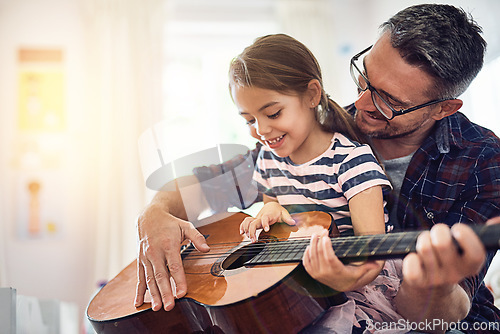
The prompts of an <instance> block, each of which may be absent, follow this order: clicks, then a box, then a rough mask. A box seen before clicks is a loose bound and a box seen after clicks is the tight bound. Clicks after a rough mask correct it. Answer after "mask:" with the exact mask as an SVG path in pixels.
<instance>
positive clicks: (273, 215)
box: [240, 201, 295, 242]
mask: <svg viewBox="0 0 500 334" xmlns="http://www.w3.org/2000/svg"><path fill="white" fill-rule="evenodd" d="M279 221H281V222H284V223H287V224H288V225H295V220H293V219H292V217H291V216H290V214H289V213H288V211H287V210H286V209H285V208H283V207H282V206H281V205H280V204H279V203H278V202H274V201H273V202H268V203H266V204H264V207H263V208H262V209H261V210H260V211H259V213H258V214H257V216H256V217H255V218H254V217H247V218H245V219H244V220H243V222H242V223H241V225H240V234H246V235H247V236H248V237H249V238H250V239H251V240H252V242H256V241H257V236H256V232H257V229H259V228H263V229H264V231H266V232H267V231H269V226H271V225H272V224H274V223H276V222H279Z"/></svg>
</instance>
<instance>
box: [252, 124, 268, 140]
mask: <svg viewBox="0 0 500 334" xmlns="http://www.w3.org/2000/svg"><path fill="white" fill-rule="evenodd" d="M254 126H255V131H256V132H257V134H258V135H259V136H260V137H263V136H265V135H266V134H268V133H269V132H271V127H270V126H269V124H268V122H266V121H264V120H260V121H258V120H255V124H254Z"/></svg>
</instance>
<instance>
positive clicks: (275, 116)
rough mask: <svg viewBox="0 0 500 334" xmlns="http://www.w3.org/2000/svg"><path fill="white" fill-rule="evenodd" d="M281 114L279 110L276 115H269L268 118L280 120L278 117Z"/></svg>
mask: <svg viewBox="0 0 500 334" xmlns="http://www.w3.org/2000/svg"><path fill="white" fill-rule="evenodd" d="M280 114H281V110H278V111H277V112H275V113H274V114H272V115H267V118H270V119H275V118H278V116H279V115H280Z"/></svg>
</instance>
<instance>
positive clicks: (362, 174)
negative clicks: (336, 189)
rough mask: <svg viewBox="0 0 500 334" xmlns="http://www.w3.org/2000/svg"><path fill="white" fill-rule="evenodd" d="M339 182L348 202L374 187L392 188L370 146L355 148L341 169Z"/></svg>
mask: <svg viewBox="0 0 500 334" xmlns="http://www.w3.org/2000/svg"><path fill="white" fill-rule="evenodd" d="M338 182H339V185H340V187H341V188H342V191H343V193H344V196H345V197H346V198H347V200H349V199H351V198H352V197H353V196H354V195H356V194H358V193H360V192H362V191H364V190H366V189H369V188H371V187H374V186H382V187H384V188H389V189H390V188H392V186H391V183H390V182H389V179H388V178H387V176H386V175H385V173H384V170H383V169H382V167H381V166H380V164H379V162H378V161H377V158H375V155H374V154H373V151H372V149H371V148H370V146H368V145H361V146H358V147H355V148H354V149H353V150H352V151H351V152H350V153H349V154H348V155H347V156H346V157H345V159H344V161H343V162H342V164H341V165H340V168H339V172H338Z"/></svg>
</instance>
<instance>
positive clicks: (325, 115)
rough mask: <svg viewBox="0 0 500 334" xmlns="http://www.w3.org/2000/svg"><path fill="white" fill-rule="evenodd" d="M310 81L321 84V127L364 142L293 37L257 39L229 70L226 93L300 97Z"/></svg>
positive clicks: (313, 61)
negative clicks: (244, 90) (251, 90)
mask: <svg viewBox="0 0 500 334" xmlns="http://www.w3.org/2000/svg"><path fill="white" fill-rule="evenodd" d="M313 79H316V80H318V81H319V83H320V85H321V100H320V103H319V105H318V107H316V119H317V120H318V122H319V124H320V125H321V128H322V129H323V130H325V131H327V132H340V133H342V134H344V135H346V136H347V137H349V138H351V139H352V140H355V141H358V142H362V143H365V142H366V140H365V139H364V137H363V135H362V134H360V133H359V131H357V128H356V125H355V124H354V120H353V118H352V117H351V116H350V115H348V114H347V112H346V111H345V110H344V109H343V108H342V107H341V106H339V105H338V104H337V103H336V102H335V101H333V100H332V99H331V98H330V97H329V96H328V95H327V94H326V93H325V90H324V88H323V79H322V77H321V68H320V66H319V63H318V61H317V60H316V58H315V57H314V55H313V54H312V53H311V51H309V49H308V48H307V47H306V46H305V45H304V44H302V43H300V42H299V41H297V40H296V39H294V38H293V37H290V36H288V35H285V34H276V35H267V36H263V37H259V38H257V39H256V40H255V41H254V43H253V44H252V45H250V46H248V47H247V48H245V50H243V52H242V53H241V54H240V55H239V56H237V57H236V58H234V59H233V60H232V61H231V65H230V67H229V88H230V90H231V87H233V86H242V87H258V88H263V89H269V90H274V91H277V92H279V93H282V94H288V95H290V94H298V95H299V96H300V95H302V94H304V93H305V92H306V91H307V88H308V84H309V82H310V81H311V80H313Z"/></svg>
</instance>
